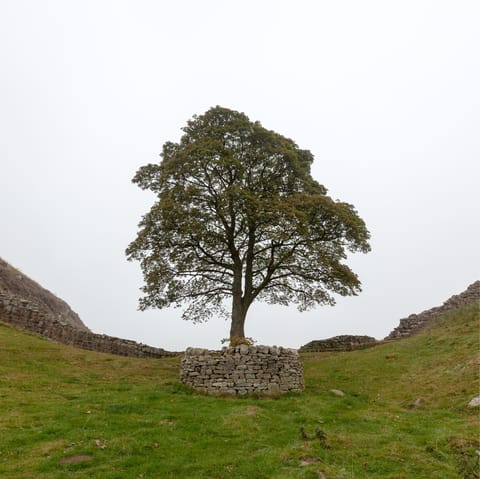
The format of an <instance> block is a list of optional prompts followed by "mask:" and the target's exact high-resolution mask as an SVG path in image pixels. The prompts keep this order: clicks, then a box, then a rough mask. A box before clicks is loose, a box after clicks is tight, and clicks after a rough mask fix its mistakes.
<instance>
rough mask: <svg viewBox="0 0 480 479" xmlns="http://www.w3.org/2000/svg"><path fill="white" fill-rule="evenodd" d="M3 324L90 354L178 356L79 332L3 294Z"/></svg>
mask: <svg viewBox="0 0 480 479" xmlns="http://www.w3.org/2000/svg"><path fill="white" fill-rule="evenodd" d="M0 320H1V321H4V322H6V323H9V324H12V325H14V326H17V327H19V328H22V329H25V330H27V331H32V332H34V333H38V334H41V335H42V336H44V337H46V338H48V339H52V340H54V341H57V342H59V343H63V344H68V345H71V346H75V347H78V348H82V349H89V350H91V351H98V352H102V353H111V354H119V355H121V356H131V357H142V358H163V357H166V356H172V355H175V354H176V353H172V352H169V351H165V350H164V349H161V348H154V347H152V346H147V345H146V344H141V343H137V342H135V341H130V340H128V339H121V338H115V337H113V336H107V335H105V334H95V333H92V332H90V331H88V330H81V329H78V328H76V327H74V326H72V325H71V324H68V323H67V322H65V321H62V319H61V317H56V316H54V315H52V314H51V313H49V312H47V311H45V310H42V309H41V308H39V307H38V305H36V304H34V303H32V302H30V301H28V300H25V299H23V298H20V297H17V296H15V295H12V294H10V293H7V292H2V291H0Z"/></svg>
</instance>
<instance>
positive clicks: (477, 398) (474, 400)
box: [468, 396, 480, 407]
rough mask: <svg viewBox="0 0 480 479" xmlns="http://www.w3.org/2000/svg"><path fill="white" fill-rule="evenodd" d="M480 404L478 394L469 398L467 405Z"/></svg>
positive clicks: (474, 405)
mask: <svg viewBox="0 0 480 479" xmlns="http://www.w3.org/2000/svg"><path fill="white" fill-rule="evenodd" d="M479 406H480V396H476V397H474V398H472V399H471V400H470V402H469V403H468V407H479Z"/></svg>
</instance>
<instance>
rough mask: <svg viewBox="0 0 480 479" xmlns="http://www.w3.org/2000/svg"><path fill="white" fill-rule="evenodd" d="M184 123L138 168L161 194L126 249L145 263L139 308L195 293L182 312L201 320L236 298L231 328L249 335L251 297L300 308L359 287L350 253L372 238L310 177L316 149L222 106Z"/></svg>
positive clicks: (180, 301) (146, 184)
mask: <svg viewBox="0 0 480 479" xmlns="http://www.w3.org/2000/svg"><path fill="white" fill-rule="evenodd" d="M183 131H184V134H183V136H182V137H181V139H180V141H179V142H178V143H173V142H166V143H165V144H164V145H163V151H162V153H161V162H160V163H159V164H148V165H146V166H143V167H141V168H140V169H139V170H138V172H137V173H136V175H135V177H134V178H133V182H134V183H136V184H137V185H138V186H139V187H140V188H142V189H145V190H151V191H152V192H154V193H155V195H156V201H155V202H154V204H153V206H152V207H151V209H150V211H149V212H147V213H146V214H145V215H144V216H143V218H142V220H141V222H140V224H139V227H140V230H139V232H138V235H137V237H136V239H135V240H134V241H133V242H132V243H131V244H130V245H129V247H128V248H127V251H126V254H127V257H128V259H130V260H138V261H140V264H141V268H142V271H143V275H144V281H145V285H144V287H143V288H142V290H143V293H144V296H143V297H142V298H141V299H140V309H146V308H150V307H153V308H164V307H168V306H171V305H173V306H183V305H188V306H187V307H186V309H185V310H184V312H183V317H184V319H189V320H193V321H203V320H207V319H208V318H209V317H211V315H212V314H221V315H225V314H228V313H227V312H226V310H225V300H226V299H231V305H232V306H231V329H230V337H231V338H233V337H240V338H243V337H244V322H245V318H246V314H247V311H248V309H249V307H250V305H251V304H252V302H253V301H255V300H261V301H265V302H267V303H271V304H281V305H289V304H291V303H294V304H296V305H298V308H299V310H301V311H303V310H306V309H308V308H311V307H313V306H315V305H318V304H334V297H333V296H332V293H336V294H339V295H344V296H346V295H353V294H357V293H358V292H359V291H360V281H359V279H358V277H357V275H356V274H355V273H354V272H353V271H352V270H351V269H350V268H349V267H348V266H347V265H346V264H345V263H344V260H345V259H346V255H347V251H350V252H358V251H359V252H364V253H365V252H368V251H369V250H370V246H369V242H368V240H369V232H368V230H367V228H366V226H365V223H364V221H363V220H362V219H361V218H360V217H359V216H358V214H357V212H356V210H355V209H354V207H353V206H352V205H350V204H347V203H344V202H340V201H334V200H333V199H332V198H330V197H329V196H328V195H327V190H326V188H325V187H324V186H322V185H321V184H319V183H318V182H317V181H315V180H314V179H313V178H312V176H311V173H310V167H311V165H312V162H313V159H314V158H313V155H312V153H310V151H308V150H302V149H300V148H299V147H298V146H297V145H296V144H295V143H294V142H293V141H292V140H290V139H288V138H285V137H284V136H282V135H280V134H278V133H275V132H273V131H270V130H267V129H265V128H264V127H263V126H262V125H261V124H260V123H259V122H252V121H250V120H249V119H248V117H247V116H246V115H245V114H243V113H239V112H237V111H233V110H230V109H227V108H222V107H218V106H217V107H215V108H211V109H210V110H208V111H207V112H206V113H204V114H203V115H200V116H194V117H193V118H192V119H191V120H190V121H188V123H187V125H186V127H185V128H183Z"/></svg>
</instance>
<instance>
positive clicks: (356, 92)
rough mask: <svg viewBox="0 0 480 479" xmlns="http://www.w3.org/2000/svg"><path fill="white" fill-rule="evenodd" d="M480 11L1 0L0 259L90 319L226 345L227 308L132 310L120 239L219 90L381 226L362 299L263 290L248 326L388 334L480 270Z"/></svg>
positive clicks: (424, 4) (136, 271)
mask: <svg viewBox="0 0 480 479" xmlns="http://www.w3.org/2000/svg"><path fill="white" fill-rule="evenodd" d="M479 24H480V3H479V2H478V1H476V0H472V1H462V0H452V1H441V0H432V1H423V0H414V1H401V2H400V1H396V2H393V1H384V0H383V1H382V0H379V1H368V0H367V1H361V2H360V1H354V0H352V1H320V0H319V1H314V0H312V1H302V0H296V1H295V2H293V1H279V0H275V1H270V0H263V1H260V0H257V1H249V0H247V1H245V0H244V1H242V2H240V1H238V2H233V1H212V0H202V1H198V0H197V1H194V0H183V1H182V0H176V1H175V2H174V1H170V2H166V1H165V2H160V1H154V0H135V1H133V0H132V1H125V0H112V1H107V0H94V1H87V0H82V1H69V0H57V1H48V0H44V1H36V0H29V1H25V0H2V1H1V2H0V69H1V75H0V127H1V136H0V162H1V170H0V218H1V223H0V224H1V232H0V233H1V234H0V256H1V257H3V258H4V259H5V260H6V261H8V262H10V263H11V264H12V265H14V266H16V267H18V268H19V269H21V270H22V271H23V272H24V273H25V274H27V275H29V276H30V277H32V278H33V279H35V280H36V281H38V282H39V283H40V284H42V285H43V286H44V287H46V288H47V289H49V290H51V291H52V292H54V293H55V294H57V295H58V296H59V297H61V298H62V299H64V300H65V301H67V302H68V303H69V304H70V306H71V307H72V308H73V309H74V310H75V311H76V312H78V313H79V314H80V316H81V318H82V320H83V321H84V323H85V324H86V325H87V326H88V327H89V328H90V329H92V330H93V331H95V332H98V333H106V334H110V335H113V336H120V337H125V338H129V339H135V340H137V341H142V342H145V343H148V344H151V345H154V346H161V347H164V348H166V349H170V350H181V349H183V348H185V347H187V346H204V347H210V348H218V347H219V346H220V339H221V338H224V337H226V336H228V331H229V324H228V323H226V322H224V321H222V320H212V321H211V322H209V323H207V324H202V325H194V324H191V323H187V322H185V321H182V320H181V319H180V315H181V310H176V309H168V310H161V311H158V310H157V311H147V312H139V311H137V300H138V297H139V296H140V292H139V288H140V287H141V285H142V277H141V272H140V267H139V265H138V263H129V262H127V261H126V259H125V255H124V250H125V248H126V246H127V245H128V244H129V242H130V241H132V240H133V239H134V238H135V236H136V232H137V224H138V222H139V220H140V218H141V216H142V215H143V214H144V213H146V212H147V211H148V209H149V208H150V206H151V205H152V203H153V200H154V197H153V195H152V194H150V193H148V192H144V191H141V190H140V189H139V188H138V187H136V186H135V185H133V184H132V183H131V178H132V177H133V175H134V174H135V172H136V171H137V169H138V168H139V167H140V166H142V165H144V164H147V163H151V162H156V161H159V156H158V154H159V153H160V151H161V148H162V145H163V143H164V142H165V141H167V140H171V141H177V140H178V139H179V137H180V135H181V130H180V129H181V128H182V127H183V126H184V125H185V123H186V121H187V120H188V119H189V118H191V117H192V115H194V114H201V113H203V112H205V111H206V110H207V109H208V108H210V107H212V106H215V105H221V106H224V107H227V108H231V109H235V110H239V111H242V112H244V113H246V114H247V115H248V116H249V118H250V119H251V120H259V121H260V122H261V123H262V124H263V126H265V127H266V128H268V129H272V130H275V131H277V132H278V133H281V134H282V135H285V136H287V137H289V138H292V139H293V140H295V141H296V142H297V144H298V145H299V146H300V147H301V148H304V149H308V150H310V151H311V152H312V153H313V154H314V156H315V163H314V165H313V169H312V174H313V176H314V177H315V178H316V179H317V180H318V181H319V182H320V183H322V184H324V185H325V186H326V187H327V188H328V190H329V194H330V195H331V196H332V197H333V198H335V199H340V200H342V201H346V202H349V203H353V204H354V205H355V206H356V208H357V210H358V212H359V214H360V216H361V217H362V218H363V219H364V220H365V221H366V223H367V226H368V228H369V230H370V232H371V234H372V252H371V253H369V254H367V255H361V254H360V255H355V256H353V257H352V258H351V259H350V261H349V264H350V265H351V267H352V269H353V270H354V271H355V272H356V273H357V274H358V275H359V277H360V279H361V280H362V283H363V292H362V293H361V294H360V295H359V296H356V297H349V298H339V299H338V302H337V305H336V306H335V307H333V308H332V307H319V308H317V309H314V310H311V311H308V312H305V313H300V312H298V311H297V309H296V308H295V307H293V306H292V307H289V308H286V307H273V306H267V305H263V304H257V305H254V306H253V307H252V309H251V311H250V312H249V316H248V317H247V322H246V326H245V327H246V335H247V336H252V337H254V338H255V339H256V340H257V341H258V342H259V343H261V344H277V345H284V346H289V347H298V346H300V345H302V344H304V343H306V342H308V341H310V340H312V339H320V338H326V337H330V336H334V335H338V334H368V335H371V336H375V337H377V338H383V337H384V336H386V335H387V334H388V333H389V332H390V330H392V329H393V328H394V327H395V326H396V325H397V324H398V321H399V319H400V318H402V317H405V316H407V315H409V314H410V313H414V312H420V311H422V310H424V309H428V308H430V307H432V306H436V305H439V304H441V303H442V302H443V301H444V300H446V299H447V298H448V297H449V296H451V295H452V294H456V293H459V292H461V291H463V290H464V289H465V288H466V287H467V286H468V285H469V284H470V283H472V282H473V281H474V280H476V279H478V278H479V277H480V249H479V244H480V220H479V214H478V210H479V204H480V194H479V180H480V89H479V88H480V87H479V85H480V53H479V51H480V50H479V47H480V28H479Z"/></svg>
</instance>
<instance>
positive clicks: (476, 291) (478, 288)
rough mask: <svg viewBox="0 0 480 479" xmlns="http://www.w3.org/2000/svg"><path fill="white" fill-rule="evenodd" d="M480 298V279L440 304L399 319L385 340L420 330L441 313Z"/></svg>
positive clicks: (406, 335)
mask: <svg viewBox="0 0 480 479" xmlns="http://www.w3.org/2000/svg"><path fill="white" fill-rule="evenodd" d="M479 300H480V281H475V282H474V283H472V284H471V285H470V286H469V287H468V288H467V289H466V290H465V291H464V292H463V293H460V294H456V295H454V296H452V297H451V298H449V299H447V301H445V302H444V303H443V305H442V306H437V307H435V308H432V309H428V310H427V311H423V312H422V313H419V314H411V315H410V316H408V317H407V318H403V319H401V320H400V324H399V325H398V326H397V327H396V328H395V329H394V330H393V331H392V332H391V333H390V334H389V335H388V336H387V337H386V338H385V341H391V340H395V339H402V338H406V337H408V336H412V335H413V334H416V333H418V332H419V331H421V330H422V329H423V328H424V327H425V326H427V325H428V324H430V323H431V322H432V321H433V320H435V319H436V318H438V317H439V316H441V315H442V314H445V313H449V312H450V311H454V310H456V309H458V308H459V307H461V306H463V305H465V304H469V303H472V302H474V301H479Z"/></svg>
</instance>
